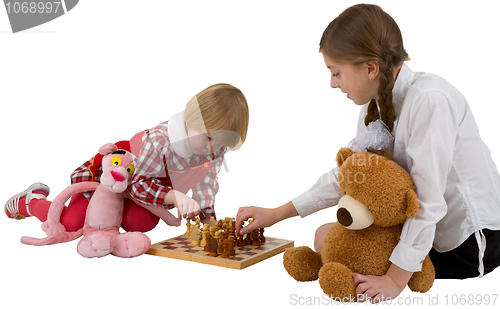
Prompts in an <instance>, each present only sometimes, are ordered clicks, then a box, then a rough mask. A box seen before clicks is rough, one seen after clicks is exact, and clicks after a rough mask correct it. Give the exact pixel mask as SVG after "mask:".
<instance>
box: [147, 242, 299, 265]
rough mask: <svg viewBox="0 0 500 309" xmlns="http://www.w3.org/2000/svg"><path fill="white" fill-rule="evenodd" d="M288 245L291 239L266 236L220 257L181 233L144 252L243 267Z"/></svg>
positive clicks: (198, 261) (274, 253) (205, 262)
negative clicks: (259, 241)
mask: <svg viewBox="0 0 500 309" xmlns="http://www.w3.org/2000/svg"><path fill="white" fill-rule="evenodd" d="M289 247H293V241H291V240H286V239H279V238H273V237H268V236H266V242H265V243H264V244H263V245H260V246H253V245H246V246H244V247H238V246H235V247H234V250H235V251H236V254H235V255H234V256H231V257H229V258H222V257H221V256H220V255H218V256H217V257H212V256H209V255H208V252H205V251H203V247H202V246H193V245H191V242H190V241H188V240H187V237H186V236H184V235H181V236H177V237H174V238H171V239H168V240H165V241H161V242H159V243H156V244H154V245H152V246H151V248H150V249H149V250H148V251H147V252H146V254H151V255H158V256H163V257H169V258H173V259H179V260H186V261H192V262H196V263H203V264H210V265H216V266H221V267H227V268H234V269H243V268H246V267H248V266H251V265H253V264H256V263H259V262H261V261H263V260H265V259H268V258H270V257H272V256H275V255H276V254H279V253H281V252H284V251H285V250H286V249H287V248H289Z"/></svg>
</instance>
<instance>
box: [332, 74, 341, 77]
mask: <svg viewBox="0 0 500 309" xmlns="http://www.w3.org/2000/svg"><path fill="white" fill-rule="evenodd" d="M339 74H340V73H336V74H332V76H333V77H338V76H339Z"/></svg>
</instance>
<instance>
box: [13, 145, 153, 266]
mask: <svg viewBox="0 0 500 309" xmlns="http://www.w3.org/2000/svg"><path fill="white" fill-rule="evenodd" d="M99 153H100V154H101V155H104V157H103V159H102V169H103V174H102V176H101V180H100V183H99V182H93V181H86V182H80V183H75V184H72V185H71V186H69V187H67V188H66V189H64V190H63V191H62V192H61V193H59V194H58V195H57V196H56V197H55V198H54V200H53V201H52V204H51V206H50V209H49V213H48V216H47V221H45V222H44V223H43V224H42V230H43V231H44V232H45V233H46V234H47V235H48V236H47V237H45V238H42V239H38V238H32V237H26V236H23V237H22V238H21V242H22V243H24V244H27V245H34V246H43V245H52V244H57V243H62V242H68V241H71V240H75V239H77V238H79V237H80V236H82V235H83V238H82V239H81V240H80V242H79V243H78V245H77V251H78V253H79V254H80V255H82V256H83V257H87V258H93V257H103V256H106V255H108V254H110V253H111V254H113V255H115V256H119V257H126V258H129V257H135V256H139V255H141V254H143V253H145V252H146V251H147V250H149V248H150V247H151V240H150V239H149V237H148V236H146V235H145V234H143V233H140V232H127V233H123V234H120V231H119V228H120V225H121V222H122V216H123V208H124V197H125V194H126V193H125V191H126V189H127V187H128V185H129V184H130V181H131V179H132V175H133V174H134V170H135V165H136V163H137V158H136V157H135V156H134V155H133V154H132V153H130V152H128V151H125V150H118V147H117V146H116V145H115V144H112V143H108V144H106V145H104V146H102V147H100V148H99ZM94 190H95V192H94V193H93V195H92V198H91V199H90V201H89V205H88V207H87V213H86V216H85V223H84V226H83V228H81V229H80V230H78V231H76V232H68V231H66V228H65V227H64V226H63V225H62V224H61V222H60V218H61V213H62V210H63V208H64V203H65V202H66V201H67V200H68V199H69V198H70V197H71V196H72V195H74V194H76V193H80V192H88V191H94Z"/></svg>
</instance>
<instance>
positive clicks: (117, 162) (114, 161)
mask: <svg viewBox="0 0 500 309" xmlns="http://www.w3.org/2000/svg"><path fill="white" fill-rule="evenodd" d="M120 164H122V159H121V158H120V157H118V156H116V157H113V159H111V165H113V166H119V165H120Z"/></svg>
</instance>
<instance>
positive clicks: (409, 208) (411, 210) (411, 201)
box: [406, 189, 420, 218]
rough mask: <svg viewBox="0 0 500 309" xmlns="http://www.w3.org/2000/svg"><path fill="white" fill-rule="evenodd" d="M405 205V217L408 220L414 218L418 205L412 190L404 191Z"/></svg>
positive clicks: (415, 194)
mask: <svg viewBox="0 0 500 309" xmlns="http://www.w3.org/2000/svg"><path fill="white" fill-rule="evenodd" d="M406 203H407V205H406V216H407V217H408V218H413V217H415V216H416V215H417V212H418V208H419V207H420V203H419V201H418V198H417V193H416V192H415V191H414V190H413V189H410V190H408V191H406Z"/></svg>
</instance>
